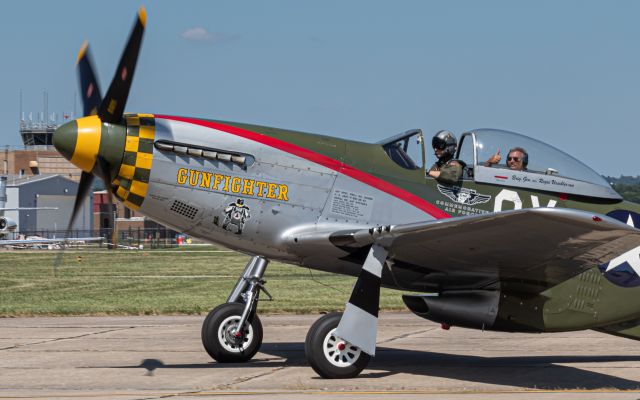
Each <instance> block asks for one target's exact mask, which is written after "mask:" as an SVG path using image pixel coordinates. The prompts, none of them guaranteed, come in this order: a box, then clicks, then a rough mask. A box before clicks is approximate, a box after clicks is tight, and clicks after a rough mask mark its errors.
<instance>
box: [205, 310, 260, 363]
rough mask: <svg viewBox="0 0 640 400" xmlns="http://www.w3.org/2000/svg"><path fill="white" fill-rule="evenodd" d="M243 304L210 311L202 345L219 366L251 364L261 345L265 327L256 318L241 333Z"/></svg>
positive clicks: (255, 316)
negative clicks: (221, 363)
mask: <svg viewBox="0 0 640 400" xmlns="http://www.w3.org/2000/svg"><path fill="white" fill-rule="evenodd" d="M243 310H244V304H241V303H226V304H221V305H219V306H218V307H216V308H214V309H213V310H211V312H210V313H209V315H207V318H205V320H204V322H203V324H202V345H203V346H204V348H205V350H206V351H207V353H208V354H209V355H210V356H211V357H212V358H213V359H214V360H216V361H218V362H245V361H249V360H250V359H251V358H253V356H254V355H255V354H256V353H257V352H258V350H259V349H260V345H261V344H262V323H261V322H260V318H258V315H257V314H255V315H253V318H250V319H249V321H247V323H245V325H244V328H243V329H242V330H240V331H238V323H239V322H240V318H241V316H242V311H243Z"/></svg>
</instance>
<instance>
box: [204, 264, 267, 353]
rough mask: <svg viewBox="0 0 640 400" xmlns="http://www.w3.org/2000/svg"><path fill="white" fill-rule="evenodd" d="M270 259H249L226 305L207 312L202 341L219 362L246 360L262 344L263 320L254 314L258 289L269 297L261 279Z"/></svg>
mask: <svg viewBox="0 0 640 400" xmlns="http://www.w3.org/2000/svg"><path fill="white" fill-rule="evenodd" d="M268 264H269V261H268V260H267V259H265V258H263V257H260V256H255V257H253V258H251V260H250V261H249V263H247V266H246V267H245V269H244V273H243V274H242V276H241V277H240V279H238V282H237V283H236V286H235V287H234V289H233V291H232V292H231V294H230V295H229V298H228V299H227V302H226V303H225V304H220V305H219V306H217V307H216V308H214V309H213V310H211V312H210V313H209V315H207V318H205V320H204V322H203V324H202V344H203V346H204V348H205V350H206V351H207V353H208V354H209V355H210V356H211V357H212V358H213V359H215V360H216V361H218V362H245V361H249V360H250V359H251V358H252V357H253V356H254V355H255V354H256V353H257V352H258V350H259V349H260V345H261V344H262V323H261V322H260V318H258V315H257V313H256V311H257V307H256V305H257V303H258V297H259V295H260V291H261V290H262V291H264V292H265V294H266V295H267V296H268V297H269V299H271V295H270V294H269V292H267V290H266V289H265V287H264V284H265V281H264V280H263V279H262V277H263V276H264V272H265V270H266V268H267V265H268Z"/></svg>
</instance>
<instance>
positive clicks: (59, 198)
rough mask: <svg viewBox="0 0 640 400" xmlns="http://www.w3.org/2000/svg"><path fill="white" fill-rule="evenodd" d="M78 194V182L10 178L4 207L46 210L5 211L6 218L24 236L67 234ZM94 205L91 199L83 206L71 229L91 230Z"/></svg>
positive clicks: (53, 177)
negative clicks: (65, 232) (11, 221)
mask: <svg viewBox="0 0 640 400" xmlns="http://www.w3.org/2000/svg"><path fill="white" fill-rule="evenodd" d="M77 191H78V182H76V181H73V180H71V179H69V178H67V177H64V176H62V175H57V174H48V175H44V174H41V175H36V176H22V177H21V176H16V175H10V176H8V177H7V183H6V198H7V200H6V203H5V207H6V208H19V207H20V208H44V209H40V210H22V211H6V212H5V216H6V217H8V218H10V219H12V220H13V221H15V222H16V223H17V227H16V232H20V233H21V234H38V235H41V236H45V234H46V233H48V232H51V233H52V234H53V232H56V231H64V230H66V229H67V226H68V223H69V217H70V216H71V212H72V210H73V204H74V202H75V197H76V192H77ZM91 205H92V203H91V198H90V197H89V198H87V200H86V201H85V202H84V203H83V205H82V207H81V209H80V212H79V214H78V216H77V218H76V221H75V223H74V225H73V227H72V229H74V230H83V231H88V230H90V229H91V228H92V222H93V221H92V218H93V215H92V212H91V211H92V210H91ZM52 208H53V209H52ZM47 236H49V235H47Z"/></svg>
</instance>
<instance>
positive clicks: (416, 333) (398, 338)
mask: <svg viewBox="0 0 640 400" xmlns="http://www.w3.org/2000/svg"><path fill="white" fill-rule="evenodd" d="M434 329H436V328H429V329H420V330H417V331H413V332H407V333H403V334H402V335H397V336H393V337H391V338H389V339H385V340H382V341H380V342H378V345H381V344H384V343H389V342H393V341H395V340H400V339H404V338H407V337H409V336H412V335H418V334H421V333H427V332H429V331H432V330H434Z"/></svg>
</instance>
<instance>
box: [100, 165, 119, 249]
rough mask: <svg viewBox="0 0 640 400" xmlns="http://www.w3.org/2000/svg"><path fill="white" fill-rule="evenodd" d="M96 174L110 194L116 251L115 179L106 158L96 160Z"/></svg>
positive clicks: (112, 234) (112, 240) (112, 247)
mask: <svg viewBox="0 0 640 400" xmlns="http://www.w3.org/2000/svg"><path fill="white" fill-rule="evenodd" d="M96 174H97V175H98V176H100V177H101V178H102V180H104V186H105V187H106V188H107V193H108V194H109V216H110V218H111V217H113V218H114V220H113V226H112V227H111V244H112V246H111V249H113V250H115V249H116V221H115V217H114V215H113V186H112V182H113V177H112V176H111V168H110V166H109V163H108V162H107V160H105V159H104V157H102V156H100V155H98V157H97V159H96Z"/></svg>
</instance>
